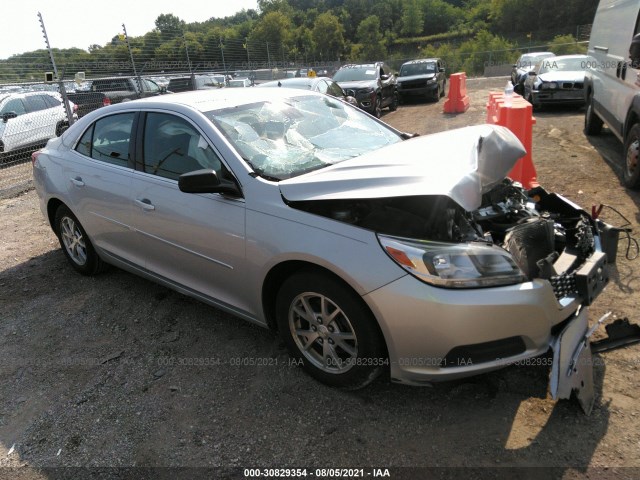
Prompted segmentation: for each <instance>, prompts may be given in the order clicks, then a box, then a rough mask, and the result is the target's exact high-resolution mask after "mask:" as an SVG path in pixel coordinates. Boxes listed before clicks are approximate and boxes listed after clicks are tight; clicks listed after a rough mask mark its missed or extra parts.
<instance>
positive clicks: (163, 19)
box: [155, 13, 185, 40]
mask: <svg viewBox="0 0 640 480" xmlns="http://www.w3.org/2000/svg"><path fill="white" fill-rule="evenodd" d="M155 23H156V29H157V30H158V31H159V32H160V35H161V36H162V39H163V40H170V39H172V38H176V37H181V36H182V32H183V31H184V27H185V23H184V20H180V19H179V18H178V17H176V16H175V15H173V14H172V13H166V14H165V13H162V14H160V15H158V18H156V22H155Z"/></svg>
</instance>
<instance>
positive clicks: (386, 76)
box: [380, 75, 389, 80]
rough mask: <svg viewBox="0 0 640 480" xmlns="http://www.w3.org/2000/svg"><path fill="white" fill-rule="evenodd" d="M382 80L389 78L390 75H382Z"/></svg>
mask: <svg viewBox="0 0 640 480" xmlns="http://www.w3.org/2000/svg"><path fill="white" fill-rule="evenodd" d="M380 80H389V75H380Z"/></svg>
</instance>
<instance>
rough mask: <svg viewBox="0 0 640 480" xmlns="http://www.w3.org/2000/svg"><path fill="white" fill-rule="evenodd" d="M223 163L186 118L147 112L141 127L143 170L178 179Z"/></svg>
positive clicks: (219, 166) (220, 173)
mask: <svg viewBox="0 0 640 480" xmlns="http://www.w3.org/2000/svg"><path fill="white" fill-rule="evenodd" d="M205 168H206V169H212V170H215V171H216V173H218V175H223V172H221V168H222V165H221V163H220V160H219V158H218V156H217V155H216V154H215V152H214V151H213V149H212V148H211V146H210V145H209V143H208V142H207V141H206V139H205V138H204V137H203V136H202V135H200V133H199V132H198V131H197V130H196V129H195V128H194V127H193V126H192V125H191V124H190V123H189V122H187V121H186V120H183V119H182V118H179V117H176V116H175V115H169V114H165V113H149V114H147V121H146V123H145V127H144V171H145V172H147V173H152V174H154V175H158V176H160V177H165V178H170V179H172V180H177V179H178V177H179V176H180V175H182V174H183V173H187V172H193V171H195V170H202V169H205Z"/></svg>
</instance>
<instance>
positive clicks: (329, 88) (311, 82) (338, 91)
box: [258, 77, 358, 107]
mask: <svg viewBox="0 0 640 480" xmlns="http://www.w3.org/2000/svg"><path fill="white" fill-rule="evenodd" d="M258 87H267V88H269V87H285V88H299V89H301V90H311V91H312V92H320V93H326V94H327V95H331V96H332V97H336V98H339V99H340V100H344V101H345V102H347V103H350V104H351V105H353V106H354V107H357V106H358V101H357V100H356V99H355V98H353V97H351V96H349V95H347V94H346V93H345V91H344V90H343V89H342V87H340V85H338V84H337V83H336V82H334V81H333V80H331V79H330V78H327V77H301V78H283V79H282V80H274V81H273V82H266V83H262V84H260V85H258Z"/></svg>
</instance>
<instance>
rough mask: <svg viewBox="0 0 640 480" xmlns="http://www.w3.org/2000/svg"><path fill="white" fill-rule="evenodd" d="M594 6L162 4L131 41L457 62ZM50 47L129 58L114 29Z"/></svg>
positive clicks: (12, 70) (3, 73)
mask: <svg viewBox="0 0 640 480" xmlns="http://www.w3.org/2000/svg"><path fill="white" fill-rule="evenodd" d="M596 6H597V2H595V1H593V0H564V1H562V2H558V1H557V0H258V9H257V10H253V9H250V10H241V11H240V12H238V13H236V14H235V15H232V16H229V17H225V18H216V17H211V18H209V19H206V20H203V21H201V22H193V23H186V22H184V21H183V20H181V19H180V18H179V17H177V16H175V15H173V14H162V15H160V16H158V18H157V19H156V21H155V28H154V29H153V30H152V31H150V32H147V33H145V34H144V35H141V36H136V37H130V38H129V39H128V41H129V44H130V47H131V51H132V55H133V57H134V59H135V61H136V62H137V61H141V62H142V63H143V64H144V63H151V62H154V61H165V62H166V61H182V60H185V59H187V58H188V61H189V62H192V63H198V62H201V63H203V62H208V64H211V62H214V63H216V64H220V65H222V64H227V63H233V62H234V61H239V60H241V59H242V60H247V59H248V60H249V61H250V60H251V55H252V53H253V54H254V55H260V57H261V58H262V57H268V58H269V60H271V57H273V58H274V59H275V60H281V59H282V60H283V61H291V59H296V61H298V62H299V61H310V60H313V61H316V62H318V61H327V62H329V61H332V62H334V61H340V62H347V61H363V60H376V59H389V58H390V57H396V58H400V57H402V56H407V57H411V56H417V55H438V56H441V57H447V56H449V57H450V58H454V57H455V55H458V56H460V55H462V57H460V59H461V60H460V62H461V64H464V62H465V61H466V62H467V64H468V65H469V68H471V69H475V68H476V67H475V64H476V63H477V61H476V60H474V59H472V58H471V55H472V54H473V53H474V52H482V51H484V49H492V50H505V51H506V52H508V51H509V50H513V49H514V48H516V47H517V46H518V45H521V44H523V43H524V44H526V42H527V39H528V41H529V42H531V41H532V38H535V40H536V41H543V40H545V41H548V40H549V39H551V38H553V37H554V36H556V35H559V34H561V35H565V36H564V37H563V38H565V39H569V40H570V39H571V37H567V36H566V35H567V34H571V33H572V32H573V31H574V30H573V29H574V28H575V26H576V25H581V24H589V23H591V22H592V21H593V16H594V14H595V9H596ZM213 8H215V7H213ZM541 32H542V33H541ZM543 37H545V38H543ZM518 39H520V40H518ZM256 46H260V50H259V52H257V51H255V50H256V48H258V47H256ZM265 47H266V48H265ZM252 48H253V49H254V52H252V50H251V49H252ZM54 53H55V58H56V61H57V62H59V63H61V64H65V65H67V66H68V68H69V69H70V70H72V69H73V65H74V64H78V65H81V64H85V65H86V64H90V63H92V62H93V63H94V64H99V63H100V62H105V61H110V62H129V61H130V53H129V49H128V47H127V45H126V43H125V41H124V39H123V36H122V35H119V34H117V35H114V37H113V38H112V39H111V41H109V42H107V43H105V44H104V45H90V46H88V47H87V49H86V50H84V49H81V48H73V49H64V50H55V52H54ZM505 56H509V57H511V56H513V55H512V53H506V54H505ZM496 60H497V59H496ZM511 61H512V60H511ZM47 62H48V54H47V52H46V51H44V50H39V51H36V52H27V53H24V54H20V55H14V56H12V57H10V58H9V59H7V60H0V78H2V77H5V78H6V77H7V76H10V77H15V78H24V77H25V75H28V74H29V71H31V70H34V68H30V66H31V67H33V66H38V67H39V66H40V65H41V64H43V63H44V64H46V63H47ZM3 64H4V65H3ZM38 70H39V69H38ZM38 70H36V71H38Z"/></svg>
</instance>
